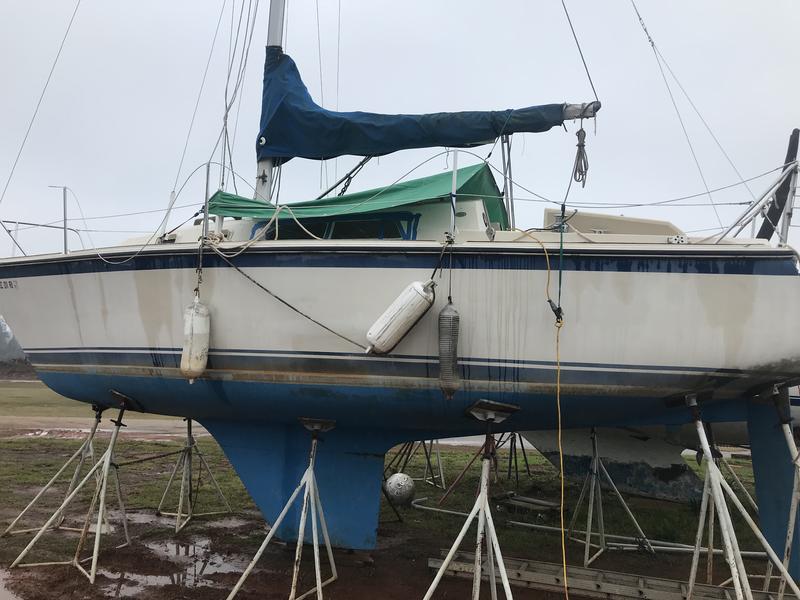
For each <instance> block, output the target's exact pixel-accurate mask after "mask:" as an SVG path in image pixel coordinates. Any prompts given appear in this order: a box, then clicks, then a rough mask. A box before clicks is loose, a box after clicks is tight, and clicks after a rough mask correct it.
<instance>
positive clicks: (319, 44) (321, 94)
mask: <svg viewBox="0 0 800 600" xmlns="http://www.w3.org/2000/svg"><path fill="white" fill-rule="evenodd" d="M314 6H315V8H316V15H317V58H318V62H319V105H320V108H325V88H324V86H323V82H322V32H321V28H320V19H319V0H314ZM323 171H324V173H325V186H327V185H328V162H327V161H325V160H322V161H320V163H319V187H320V188H322V187H323V184H322V174H323Z"/></svg>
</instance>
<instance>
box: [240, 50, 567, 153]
mask: <svg viewBox="0 0 800 600" xmlns="http://www.w3.org/2000/svg"><path fill="white" fill-rule="evenodd" d="M563 121H564V105H563V104H545V105H542V106H530V107H528V108H520V109H513V110H512V109H509V110H501V111H468V112H455V113H434V114H426V115H382V114H375V113H366V112H334V111H330V110H326V109H324V108H322V107H320V106H317V105H316V104H315V103H314V101H313V100H312V99H311V95H310V94H309V93H308V89H307V88H306V86H305V84H304V83H303V80H302V79H301V78H300V72H299V71H298V70H297V65H296V64H295V62H294V61H293V60H292V59H291V57H289V55H287V54H284V53H283V50H282V49H281V48H280V47H279V46H267V59H266V63H265V65H264V90H263V95H262V103H261V129H260V133H259V136H258V140H257V142H256V153H257V155H258V160H264V159H273V160H274V161H275V163H276V164H280V163H283V162H286V161H287V160H290V159H291V158H294V157H300V158H309V159H316V160H323V159H329V158H334V157H336V156H342V155H345V154H350V155H357V156H380V155H383V154H389V153H390V152H396V151H398V150H406V149H409V148H432V147H441V146H448V147H452V148H466V147H469V146H476V145H480V144H485V143H487V142H491V141H493V140H494V139H496V138H497V137H499V136H500V135H501V134H511V133H520V132H533V133H539V132H543V131H547V130H548V129H550V128H551V127H554V126H556V125H561V124H562V122H563Z"/></svg>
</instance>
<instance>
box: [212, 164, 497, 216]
mask: <svg viewBox="0 0 800 600" xmlns="http://www.w3.org/2000/svg"><path fill="white" fill-rule="evenodd" d="M452 182H453V174H452V172H450V171H448V172H445V173H440V174H438V175H431V176H430V177H423V178H421V179H412V180H410V181H403V182H401V183H396V184H394V185H390V186H387V187H385V188H378V189H374V190H366V191H363V192H356V193H354V194H347V195H345V196H335V197H332V198H322V199H320V200H310V201H307V202H296V203H292V204H289V205H288V206H290V207H291V210H292V213H293V214H294V216H295V217H296V218H298V219H304V218H325V217H336V216H339V215H355V214H363V213H371V212H376V211H383V210H387V209H393V208H400V207H406V206H410V205H414V204H426V203H430V202H439V201H441V200H446V199H448V198H449V197H450V191H451V188H452ZM456 194H457V195H458V197H459V199H465V198H482V199H483V200H484V203H485V206H486V210H487V212H488V213H489V214H488V215H487V216H488V217H489V221H490V222H492V223H499V224H500V227H501V228H502V229H508V216H507V215H506V209H505V205H504V204H503V199H502V196H501V193H500V190H499V189H498V188H497V184H496V183H495V181H494V177H493V176H492V172H491V169H490V168H489V166H488V165H487V164H485V163H480V164H478V165H473V166H469V167H464V168H462V169H458V171H457V174H456ZM208 206H209V213H210V214H212V215H220V216H223V217H251V218H257V219H270V218H272V216H273V215H274V214H275V206H274V205H271V204H265V203H264V202H263V201H261V200H254V199H252V198H244V197H242V196H236V195H235V194H229V193H227V192H223V191H221V190H220V191H218V192H217V193H216V194H214V195H213V196H212V197H211V199H210V200H209V202H208ZM278 217H279V218H281V219H288V218H291V215H290V214H289V211H286V210H284V211H282V212H281V213H280V214H279V215H278Z"/></svg>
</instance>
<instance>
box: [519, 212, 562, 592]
mask: <svg viewBox="0 0 800 600" xmlns="http://www.w3.org/2000/svg"><path fill="white" fill-rule="evenodd" d="M514 231H519V232H520V233H522V235H520V236H519V237H517V238H515V239H514V240H513V241H515V242H516V241H518V240H521V239H522V238H524V237H529V238H531V239H532V240H533V241H534V242H536V243H537V244H539V246H541V248H542V251H543V252H544V259H545V262H546V263H547V283H546V285H545V288H544V289H545V296H546V297H547V301H548V303H549V302H550V279H551V274H550V255H549V254H548V252H547V248H546V247H545V245H544V244H543V243H542V242H541V240H539V239H538V238H536V237H534V236H533V235H531V233H530V231H524V230H522V229H517V228H514ZM563 326H564V319H563V318H561V319H558V320H557V321H556V408H557V412H558V423H557V432H558V474H559V477H560V479H561V502H560V504H559V509H558V513H559V518H560V520H561V566H562V569H563V576H564V597H565V598H566V600H569V582H568V581H567V535H566V530H565V528H564V447H563V446H562V444H561V328H562V327H563Z"/></svg>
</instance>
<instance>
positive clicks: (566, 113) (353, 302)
mask: <svg viewBox="0 0 800 600" xmlns="http://www.w3.org/2000/svg"><path fill="white" fill-rule="evenodd" d="M283 4H284V3H283V2H282V1H280V0H273V2H272V3H271V6H270V27H269V33H268V39H267V51H266V61H265V71H264V86H263V98H262V100H263V102H262V116H261V126H260V131H259V132H258V134H257V135H256V154H257V159H258V167H257V185H256V194H255V195H254V197H243V196H239V195H235V194H231V193H228V192H225V191H222V190H219V191H216V192H213V190H209V193H208V194H207V195H206V204H205V211H204V214H203V215H202V216H201V217H200V218H198V219H197V220H196V222H194V223H192V224H190V225H189V226H187V227H184V228H182V229H178V230H177V231H175V232H172V233H169V234H166V233H165V234H164V235H162V236H160V237H159V239H158V240H156V241H154V242H153V243H149V244H138V243H132V244H130V245H123V246H119V247H114V248H105V249H102V250H100V251H99V252H98V251H95V250H85V251H75V252H70V253H65V254H47V255H39V256H25V257H16V258H8V259H4V260H2V261H0V309H2V312H3V315H4V316H5V318H6V319H7V321H8V323H9V324H10V325H11V327H12V329H13V331H14V333H15V335H16V337H17V339H18V340H19V342H20V344H21V345H22V347H23V348H24V350H25V352H26V353H27V355H28V357H29V358H30V360H31V362H32V364H33V365H34V366H35V368H36V370H37V372H38V374H39V377H40V378H41V379H42V381H44V382H45V383H46V384H47V385H48V386H49V387H50V388H52V389H53V390H55V391H56V392H58V393H60V394H62V395H64V396H67V397H69V398H73V399H76V400H80V401H83V402H86V403H90V404H95V405H98V406H107V407H115V406H118V405H119V403H120V398H124V403H125V406H126V408H127V409H128V410H137V411H143V412H149V413H158V414H164V415H175V416H181V417H188V418H191V419H195V420H197V421H199V422H200V423H201V424H202V425H203V426H204V427H206V429H208V431H210V432H211V434H212V435H213V436H214V438H215V439H216V440H217V441H218V442H219V444H220V445H221V446H222V448H223V449H224V451H225V453H226V454H227V456H228V458H229V459H230V461H231V463H232V464H233V466H234V467H235V469H236V470H237V472H238V474H239V476H240V477H241V479H242V481H243V482H244V484H245V486H246V487H247V489H248V491H249V492H250V494H251V496H252V497H253V499H254V500H255V502H256V503H257V504H258V506H259V507H260V509H261V511H262V512H263V514H264V517H265V518H266V519H267V520H268V521H270V520H271V519H273V518H274V517H275V515H276V514H277V513H278V511H279V509H280V507H281V506H283V504H284V503H285V501H286V499H287V497H288V495H289V494H290V493H291V491H292V489H293V488H294V485H295V483H296V481H297V480H298V479H299V477H300V475H301V474H302V473H303V471H304V469H305V467H306V460H307V447H308V432H307V431H306V430H305V429H304V428H303V426H302V424H301V422H300V421H299V419H301V418H312V419H324V420H328V421H330V422H335V428H333V429H332V430H331V431H329V432H327V433H325V434H323V435H322V436H321V437H322V439H323V443H322V444H321V445H320V447H319V450H318V456H317V467H316V473H317V479H318V485H319V491H320V495H321V496H322V497H323V498H324V500H325V508H326V518H327V522H328V528H329V532H330V536H331V540H332V542H333V543H334V544H335V545H338V546H342V547H347V548H361V549H365V548H372V547H374V545H375V543H376V531H377V521H378V513H379V503H380V490H381V482H382V474H383V464H384V454H385V453H386V451H387V450H388V449H389V448H391V447H392V446H394V445H396V444H399V443H402V442H404V441H408V440H417V439H432V438H444V437H450V436H460V435H468V434H475V433H482V432H483V431H484V425H483V424H481V423H478V422H476V421H475V420H473V419H471V418H470V417H469V416H468V415H467V414H466V411H467V409H468V408H469V407H470V406H471V405H473V404H474V403H475V402H476V401H487V400H488V401H491V402H499V403H504V404H507V405H513V406H514V407H515V408H517V409H518V410H516V412H515V413H514V414H513V416H511V417H510V418H509V419H508V420H507V421H505V422H504V424H503V427H504V428H506V429H508V430H532V429H553V428H554V427H555V426H556V424H557V423H558V422H559V416H560V417H561V424H562V425H563V426H564V427H601V426H614V427H620V426H647V425H654V424H660V425H663V424H667V425H678V424H682V423H687V422H690V421H691V420H692V418H693V417H692V415H691V413H690V411H689V410H688V409H687V407H686V403H685V399H686V398H687V397H692V398H696V399H698V400H699V401H700V405H701V408H702V415H703V419H704V420H705V421H709V422H713V421H746V420H748V419H749V418H751V417H752V415H753V414H754V412H753V411H757V410H761V409H760V408H758V407H760V406H761V405H758V407H756V408H754V406H755V405H754V404H753V403H752V402H751V400H752V399H753V398H758V397H763V396H764V394H770V393H772V392H773V391H774V390H776V389H783V388H785V387H786V386H788V385H792V384H796V383H797V382H798V381H800V341H798V340H799V339H800V338H798V336H797V335H796V332H797V331H798V330H800V313H798V311H794V310H786V311H783V312H782V316H781V319H770V318H766V315H765V307H768V306H772V305H774V304H775V302H776V299H779V302H780V305H781V306H786V307H790V306H797V305H798V304H800V272H799V271H798V256H797V254H796V252H795V251H794V250H793V249H792V248H790V247H789V246H787V245H786V241H787V237H788V235H787V231H788V229H787V228H788V223H789V220H790V218H791V211H790V209H789V208H788V207H790V206H791V204H792V203H791V202H787V198H790V197H791V198H793V197H794V189H795V182H796V179H797V161H796V152H797V138H798V132H797V131H796V130H795V132H794V133H793V134H792V137H791V143H790V150H789V153H788V155H787V158H786V160H785V161H784V163H783V167H782V169H781V170H780V172H779V177H778V178H777V179H776V180H775V182H774V183H773V184H772V185H771V186H770V187H769V189H768V190H766V191H765V193H764V194H763V195H762V196H761V198H760V200H759V201H757V202H754V203H753V204H752V205H751V206H749V207H747V210H746V211H745V212H744V213H743V214H742V216H741V218H740V219H739V220H738V221H737V222H736V225H735V226H734V227H732V228H731V229H730V230H729V231H727V232H724V233H723V234H720V235H717V236H713V237H711V238H705V239H703V238H696V237H692V236H690V235H687V234H686V233H685V232H683V231H681V230H680V229H679V228H678V227H676V226H675V225H673V224H671V223H669V222H667V221H657V220H647V219H632V218H623V217H611V216H607V215H592V214H584V213H578V214H571V213H567V212H565V211H558V210H551V211H549V212H548V213H546V215H545V222H544V227H543V228H542V229H541V230H536V231H531V230H520V229H517V228H516V227H515V226H514V225H515V224H514V216H513V202H512V201H511V200H512V199H511V197H510V189H509V185H507V182H508V180H509V179H510V172H509V169H506V168H504V169H503V171H502V172H499V173H497V172H494V171H493V170H492V168H491V167H490V166H489V165H488V164H487V163H485V162H482V161H479V162H477V163H475V164H469V165H467V166H463V163H464V161H465V160H466V159H467V157H469V156H470V154H468V153H467V151H463V152H462V153H461V155H460V156H461V160H462V166H461V168H458V167H457V165H454V168H453V170H452V172H446V173H443V174H439V175H433V176H430V177H426V178H422V179H414V180H403V181H400V182H395V183H394V184H391V185H387V186H385V187H381V188H377V189H373V190H366V191H360V192H357V193H351V194H345V195H341V196H337V197H332V198H331V197H323V198H321V199H316V200H310V201H308V202H303V203H292V204H284V205H278V204H276V203H275V202H273V198H272V196H271V191H272V190H273V189H274V184H275V169H276V167H277V166H278V165H283V167H282V168H290V167H291V165H290V164H289V161H290V160H291V159H294V158H306V159H313V160H324V159H330V158H334V157H336V156H342V155H357V156H364V157H370V156H380V155H385V154H390V153H393V152H398V151H402V150H404V149H409V148H421V147H447V148H451V149H458V148H461V149H466V148H470V147H472V146H475V145H479V144H483V143H486V142H489V143H499V144H501V145H503V144H506V143H507V139H508V136H511V135H513V134H514V133H519V132H538V133H542V134H544V132H546V131H548V130H550V129H552V128H554V127H557V126H559V125H561V124H562V123H564V122H565V121H569V120H586V119H591V118H592V117H593V116H594V115H595V114H596V112H597V111H598V110H599V109H600V106H599V103H597V102H584V103H577V104H563V103H555V104H547V105H541V106H533V107H528V108H523V109H516V110H505V111H497V112H466V113H440V114H435V115H378V114H371V113H359V112H356V113H337V112H333V111H329V110H325V109H322V108H320V107H319V106H317V105H316V104H315V103H314V102H313V100H312V99H311V96H310V94H309V93H308V90H307V89H306V87H305V85H304V84H303V82H302V79H301V77H300V73H299V71H298V69H297V66H296V65H295V63H294V62H293V61H292V59H291V57H290V56H288V55H287V54H285V53H284V52H283V50H282V48H281V35H282V28H283V9H284V7H283ZM550 135H555V134H550ZM508 160H510V156H509V157H508ZM472 162H473V163H474V162H475V161H472ZM504 166H506V167H507V166H508V163H507V162H506V164H505V165H504ZM498 179H500V180H502V181H503V183H504V185H502V186H501V185H498ZM209 187H210V185H209ZM212 192H213V193H212ZM762 214H766V215H767V218H765V219H764V220H763V221H764V223H763V225H762V228H761V231H760V232H759V235H758V236H756V237H754V238H751V239H742V238H738V237H734V235H733V234H735V233H738V232H741V231H743V230H746V227H747V225H748V224H749V223H750V222H751V221H753V219H755V218H760V215H762ZM737 229H738V232H737V231H736V230H737ZM776 233H777V234H778V235H779V238H780V239H779V243H778V244H777V245H775V244H773V243H771V242H770V240H771V238H772V237H774V235H775V234H776ZM404 294H405V296H404ZM409 298H411V300H409ZM398 301H399V302H400V304H397V303H398ZM412 301H413V302H412ZM403 302H412V303H414V302H416V303H418V304H419V305H420V306H422V310H421V311H419V312H418V313H414V314H413V318H406V319H405V320H403V319H400V321H398V320H397V315H398V314H399V313H398V312H397V311H398V310H400V309H404V308H405V306H406V305H405V304H403ZM198 305H202V307H203V310H205V311H206V312H205V313H203V314H204V318H206V321H205V322H206V323H207V324H208V329H207V330H206V334H207V344H206V345H205V346H203V347H201V348H200V349H199V351H198V352H197V355H196V356H194V355H193V356H190V357H189V358H190V359H197V360H196V361H195V363H191V360H189V361H188V363H189V364H188V365H187V361H186V360H182V359H186V358H187V357H186V353H187V342H186V338H185V330H184V325H185V323H186V322H187V321H185V319H184V313H185V310H186V307H187V306H189V307H190V309H192V310H190V311H189V312H190V313H191V315H194V316H197V314H198V310H200V309H199V308H198ZM415 306H416V305H415ZM448 306H449V307H450V308H452V309H453V310H455V311H456V312H457V315H458V320H459V324H458V329H457V332H458V339H457V345H456V344H455V339H454V338H453V337H452V333H453V332H452V331H451V333H450V335H451V337H449V338H447V340H446V341H447V342H448V344H445V345H446V346H448V348H449V350H450V351H452V350H453V349H456V350H457V351H456V353H455V354H454V355H453V354H451V355H450V359H453V358H455V362H453V361H452V360H451V362H449V363H446V362H444V360H445V359H444V358H443V356H442V353H441V352H440V346H441V342H442V335H443V334H442V329H441V327H440V324H439V318H440V315H441V314H442V311H443V309H445V308H447V307H448ZM192 307H194V308H192ZM392 307H394V309H397V310H395V312H392V310H389V309H392ZM192 311H194V312H192ZM401 312H402V311H401ZM403 314H405V313H403ZM191 318H193V317H191ZM381 319H383V321H382V320H381ZM451 322H452V321H451ZM376 324H379V325H380V326H379V327H378V331H377V333H375V332H376V330H375V326H376ZM385 332H389V333H388V334H387V335H388V337H387V338H385V339H384V337H382V335H383V333H385ZM557 332H558V335H559V336H560V340H559V346H558V347H557V345H556V335H557ZM189 333H192V331H190V332H189ZM368 334H370V335H368ZM195 341H196V340H195V339H194V338H192V340H190V344H189V345H191V344H194V343H195ZM198 361H199V362H198ZM198 365H199V366H198ZM445 366H446V367H447V368H448V369H449V370H450V372H449V374H447V373H444V370H445ZM445 375H447V377H445ZM557 395H558V397H559V399H560V409H559V405H558V403H557V401H556V397H557ZM768 408H769V407H768ZM751 421H752V418H751ZM751 437H752V432H751ZM787 460H788V459H787ZM758 468H759V467H758V466H757V477H759V478H760V481H762V482H766V483H763V485H769V484H770V481H772V480H774V473H773V474H769V473H765V472H764V471H763V470H762V471H760V472H759V471H758ZM789 468H791V466H790V465H789ZM770 478H772V479H770ZM787 503H788V500H787ZM764 519H766V520H767V521H768V520H769V516H765V517H764ZM776 519H777V520H776V521H775V522H774V523H771V524H770V523H767V524H766V525H765V526H766V527H767V528H771V529H769V531H770V535H771V536H773V537H775V536H777V539H779V540H782V539H783V535H782V532H781V531H780V527H785V522H784V521H783V520H782V518H780V519H779V518H778V516H776ZM778 520H781V522H782V523H783V524H781V523H778ZM289 521H291V519H288V520H287V523H289ZM281 535H282V536H283V537H285V538H288V539H291V538H292V536H296V535H297V533H296V531H295V530H293V529H292V525H291V524H287V525H285V526H284V528H283V530H282V532H281ZM779 543H780V542H779Z"/></svg>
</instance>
